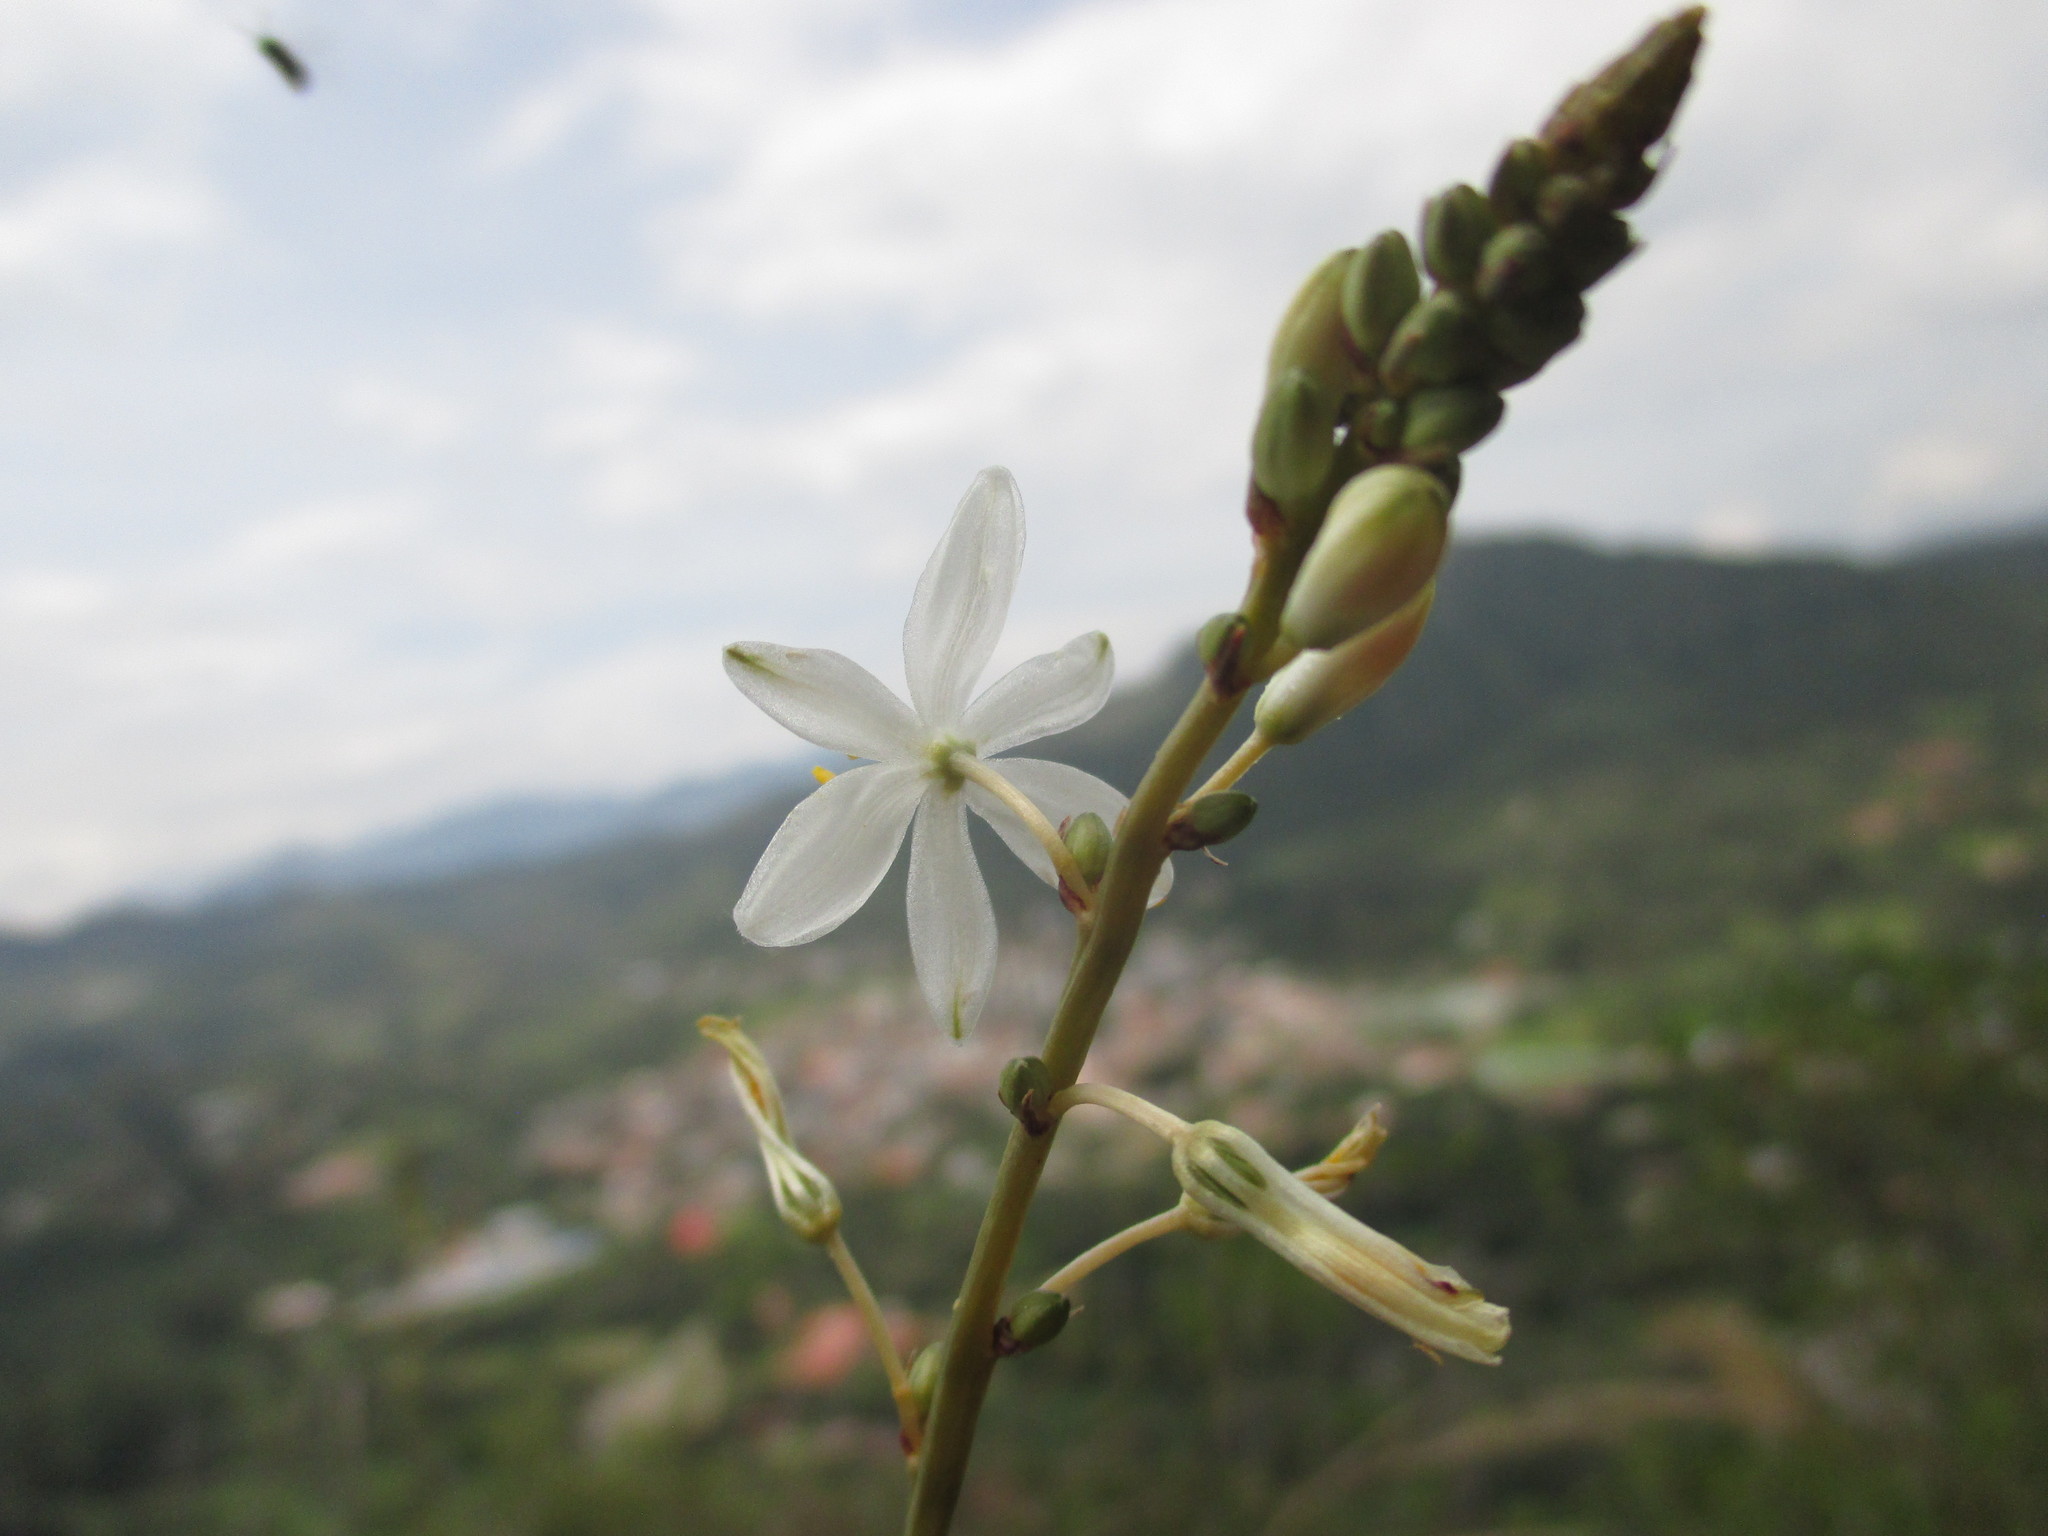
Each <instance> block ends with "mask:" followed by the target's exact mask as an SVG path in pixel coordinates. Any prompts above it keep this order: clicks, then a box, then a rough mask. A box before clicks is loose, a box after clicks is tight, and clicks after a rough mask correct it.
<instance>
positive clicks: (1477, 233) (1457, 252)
mask: <svg viewBox="0 0 2048 1536" xmlns="http://www.w3.org/2000/svg"><path fill="white" fill-rule="evenodd" d="M1493 231H1494V218H1493V209H1492V207H1491V206H1489V205H1488V203H1487V201H1486V199H1485V198H1483V197H1481V196H1480V195H1479V193H1478V192H1476V191H1475V190H1474V189H1472V188H1471V187H1468V186H1466V185H1465V184H1464V183H1463V182H1459V183H1458V184H1457V185H1456V186H1455V187H1450V188H1448V189H1446V190H1445V191H1443V192H1441V193H1439V194H1438V195H1437V196H1435V197H1433V198H1431V199H1430V200H1429V202H1428V204H1427V205H1426V206H1425V207H1424V208H1423V210H1422V260H1423V264H1424V265H1425V266H1427V267H1428V268H1429V275H1430V276H1431V277H1433V278H1435V279H1436V280H1437V281H1438V282H1439V283H1441V284H1443V285H1444V287H1446V288H1467V287H1470V286H1471V283H1472V278H1473V276H1474V274H1476V273H1477V272H1478V270H1479V253H1480V252H1481V251H1483V250H1484V249H1486V242H1487V241H1488V240H1490V239H1492V238H1493Z"/></svg>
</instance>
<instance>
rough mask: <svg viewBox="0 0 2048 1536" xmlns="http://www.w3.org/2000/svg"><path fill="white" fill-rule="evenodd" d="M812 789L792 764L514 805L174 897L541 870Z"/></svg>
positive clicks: (364, 886)
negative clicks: (524, 867) (529, 867)
mask: <svg viewBox="0 0 2048 1536" xmlns="http://www.w3.org/2000/svg"><path fill="white" fill-rule="evenodd" d="M809 782H810V776H809V774H808V772H807V771H806V770H805V768H804V765H803V764H801V763H799V762H797V761H796V760H794V759H791V760H790V761H788V762H782V763H749V764H747V765H745V766H744V767H741V768H735V769H733V770H731V771H730V772H727V773H721V774H713V775H709V776H705V777H697V778H688V779H681V780H678V781H677V782H676V783H673V784H669V785H666V786H664V787H663V788H661V789H658V790H655V791H654V792H653V793H651V794H642V795H525V796H517V797H512V798H508V799H504V800H495V801H492V802H490V803H488V804H485V805H479V806H474V807H470V808H468V809H465V810H459V811H453V812H450V813H448V814H447V815H443V816H436V817H432V818H430V819H429V820H426V821H424V822H421V823H419V824H417V825H415V826H410V827H403V828H400V829H399V830H397V831H394V832H386V833H380V834H377V835H375V836H371V837H367V838H363V839H361V840H359V841H356V842H352V843H346V844H343V845H342V846H340V847H337V848H312V847H298V848H287V849H284V850H283V851H281V852H278V853H274V854H271V855H269V856H268V857H266V858H263V859H259V860H257V861H256V862H255V863H253V864H250V865H248V866H246V867H245V868H242V869H240V870H236V871H233V872H231V873H229V874H227V875H225V876H223V877H219V878H217V879H213V880H209V881H206V882H204V883H203V884H202V885H200V886H199V887H198V888H197V889H196V890H195V889H181V890H180V891H179V892H178V893H177V895H178V898H179V899H180V901H187V902H188V901H193V900H198V901H232V902H247V901H256V900H262V899H264V898H266V897H271V896H278V895H283V894H285V893H288V892H294V891H361V890H374V889H377V888H379V887H383V886H394V885H415V884H418V883H420V882H422V881H428V880H446V879H449V878H450V877H453V876H457V875H467V874H473V873H475V872H477V871H479V870H487V869H499V868H502V867H505V866H508V865H521V864H539V863H545V862H548V861H549V860H554V859H560V858H564V857H566V856H568V855H570V854H575V853H582V852H584V851H585V850H587V849H591V848H601V847H604V846H605V845H607V844H610V843H620V842H628V841H631V840H632V839H635V838H642V837H667V836H675V835H677V834H679V833H686V832H694V831H697V830H699V829H700V828H703V827H708V826H710V825H712V824H713V823H716V822H719V821H723V820H726V819H727V818H729V817H731V816H732V815H733V813H734V812H736V811H738V810H740V809H742V808H743V807H745V806H748V805H751V804H754V803H755V802H757V801H761V800H767V799H775V798H778V797H783V798H786V797H787V796H788V795H789V794H790V793H791V792H793V791H795V790H796V789H797V788H798V787H799V786H802V785H806V784H808V783H809Z"/></svg>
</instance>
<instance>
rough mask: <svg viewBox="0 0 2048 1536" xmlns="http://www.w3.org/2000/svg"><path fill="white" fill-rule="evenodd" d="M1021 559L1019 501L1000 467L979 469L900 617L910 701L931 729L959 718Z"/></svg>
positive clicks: (991, 646) (989, 650)
mask: <svg viewBox="0 0 2048 1536" xmlns="http://www.w3.org/2000/svg"><path fill="white" fill-rule="evenodd" d="M1023 564H1024V503H1023V501H1022V500H1021V499H1019V497H1018V495H1017V482H1016V481H1015V480H1013V479H1011V478H1010V472H1009V471H1008V470H1007V469H1002V468H995V469H984V470H983V471H982V472H981V473H980V474H978V475H976V476H975V477H974V484H972V485H970V486H969V487H968V488H967V494H966V495H965V496H963V497H961V498H960V506H959V508H958V509H957V510H956V511H955V512H954V513H953V521H952V522H951V523H950V524H949V525H947V528H946V533H945V537H943V538H941V539H940V540H939V547H938V548H937V549H935V550H933V551H932V557H931V560H930V561H929V562H928V563H927V564H926V566H925V568H924V575H922V576H921V577H919V578H918V582H917V594H916V596H914V597H912V598H911V600H910V617H909V618H907V619H905V620H904V621H903V670H904V672H905V673H906V674H908V676H909V678H910V702H911V703H913V704H915V705H916V706H917V713H918V715H919V717H920V718H922V719H923V721H924V723H925V724H926V726H928V727H930V728H931V729H932V730H947V729H950V728H951V727H953V726H955V725H958V724H959V723H960V716H961V714H962V713H963V712H964V711H965V710H966V708H967V699H968V695H969V694H971V693H972V692H973V691H974V685H975V683H976V682H977V681H978V680H979V679H980V677H981V672H982V668H984V667H986V666H987V665H988V659H989V657H990V656H991V655H993V654H994V652H995V648H996V639H997V637H998V636H1000V635H1001V634H1002V632H1003V620H1004V619H1006V618H1008V617H1009V615H1010V593H1011V592H1012V591H1013V590H1014V589H1015V587H1016V585H1017V572H1018V570H1019V568H1021V567H1022V566H1023Z"/></svg>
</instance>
